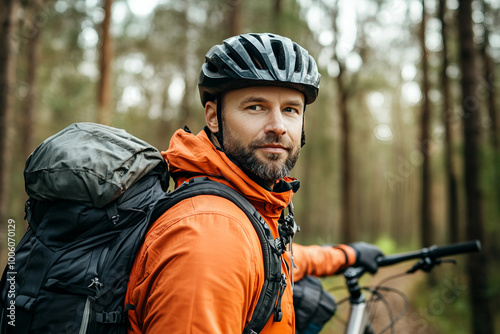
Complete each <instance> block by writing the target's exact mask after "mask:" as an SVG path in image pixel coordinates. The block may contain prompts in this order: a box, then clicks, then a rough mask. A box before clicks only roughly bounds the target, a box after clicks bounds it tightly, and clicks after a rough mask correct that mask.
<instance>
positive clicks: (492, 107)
mask: <svg viewBox="0 0 500 334" xmlns="http://www.w3.org/2000/svg"><path fill="white" fill-rule="evenodd" d="M482 6H483V12H484V13H487V12H488V8H487V7H486V3H485V1H484V0H482ZM483 29H484V35H483V43H482V47H481V56H482V58H483V64H484V68H483V73H484V79H485V82H483V83H482V84H483V85H485V86H486V88H485V91H486V97H487V99H488V116H489V117H490V130H491V134H490V136H491V145H492V146H493V148H494V149H495V152H496V153H500V152H499V149H500V143H499V137H498V136H499V133H498V119H497V108H496V95H495V66H494V63H493V59H492V58H491V56H490V54H489V53H488V47H489V27H488V26H487V25H486V23H485V22H484V21H483Z"/></svg>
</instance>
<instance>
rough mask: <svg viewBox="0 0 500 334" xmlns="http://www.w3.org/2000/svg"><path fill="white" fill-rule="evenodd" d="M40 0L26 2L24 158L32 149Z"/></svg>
mask: <svg viewBox="0 0 500 334" xmlns="http://www.w3.org/2000/svg"><path fill="white" fill-rule="evenodd" d="M40 5H41V3H40V0H35V1H33V2H31V3H30V4H28V6H29V8H28V12H29V13H30V14H29V16H28V19H27V20H26V25H28V29H29V31H30V32H31V33H30V36H29V37H30V38H29V39H28V45H27V61H26V63H27V64H26V69H27V75H26V84H27V85H28V87H29V90H28V95H27V96H26V99H25V104H24V113H23V117H22V127H23V129H22V131H21V132H22V133H23V136H22V137H23V139H22V145H23V147H22V152H23V156H24V157H25V158H28V156H29V155H30V154H31V151H32V150H33V142H34V139H33V138H34V132H35V110H36V105H37V98H38V82H37V79H38V65H39V63H40V29H41V28H42V27H41V26H40V25H39V24H37V22H36V20H35V18H36V17H37V13H38V11H39V8H40Z"/></svg>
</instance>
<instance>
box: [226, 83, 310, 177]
mask: <svg viewBox="0 0 500 334" xmlns="http://www.w3.org/2000/svg"><path fill="white" fill-rule="evenodd" d="M222 101H223V103H222V106H223V111H222V119H223V121H222V125H223V135H224V139H223V140H224V150H225V151H226V154H227V155H228V156H230V157H231V158H232V159H234V160H236V161H237V162H238V163H239V164H240V165H241V166H242V167H243V168H244V169H246V170H248V171H250V172H251V173H253V174H255V175H257V176H258V177H260V178H262V179H263V180H264V181H266V182H268V183H269V184H270V185H272V184H273V183H274V182H275V181H276V180H279V179H281V178H283V177H284V176H287V175H288V174H289V173H290V170H291V169H292V168H293V166H294V165H295V163H296V161H297V159H298V157H299V153H300V146H301V145H300V141H301V134H302V122H303V112H304V96H303V94H302V93H300V92H298V91H296V90H294V89H290V88H283V87H272V86H270V87H267V86H266V87H249V88H243V89H237V90H233V91H229V92H227V93H226V94H224V96H223V98H222Z"/></svg>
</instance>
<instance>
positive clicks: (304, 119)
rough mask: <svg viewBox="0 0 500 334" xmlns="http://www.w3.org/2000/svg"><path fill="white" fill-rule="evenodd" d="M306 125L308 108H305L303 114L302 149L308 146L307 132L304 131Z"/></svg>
mask: <svg viewBox="0 0 500 334" xmlns="http://www.w3.org/2000/svg"><path fill="white" fill-rule="evenodd" d="M305 123H306V106H304V111H303V112H302V134H301V136H300V147H303V146H304V145H305V144H306V132H305V130H304V126H305Z"/></svg>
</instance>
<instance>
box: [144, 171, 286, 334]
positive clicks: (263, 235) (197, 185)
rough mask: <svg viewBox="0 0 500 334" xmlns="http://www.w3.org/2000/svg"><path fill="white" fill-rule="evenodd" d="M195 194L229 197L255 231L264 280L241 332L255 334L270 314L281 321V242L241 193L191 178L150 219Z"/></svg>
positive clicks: (158, 206)
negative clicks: (260, 250)
mask: <svg viewBox="0 0 500 334" xmlns="http://www.w3.org/2000/svg"><path fill="white" fill-rule="evenodd" d="M198 195H214V196H220V197H223V198H226V199H228V200H230V201H231V202H233V203H234V204H236V206H238V207H239V208H240V209H241V210H242V211H243V212H244V213H245V214H246V215H247V217H248V219H249V220H250V222H251V223H252V225H253V227H254V229H255V231H256V232H257V235H258V237H259V241H260V244H261V247H262V254H263V257H264V275H265V281H264V285H263V287H262V292H261V294H260V296H259V299H258V301H257V305H256V307H255V310H254V312H253V315H252V319H251V320H250V322H249V323H248V324H247V326H246V327H245V329H244V331H243V333H248V334H250V333H258V332H260V331H261V330H262V328H264V326H265V325H266V323H267V321H268V320H269V318H270V317H271V315H272V314H273V313H274V321H280V320H281V316H282V313H281V296H282V295H283V292H284V289H285V287H286V277H285V275H284V274H282V273H281V255H282V254H283V252H284V250H283V249H282V248H283V247H282V246H281V242H280V240H279V238H277V239H276V240H275V239H274V237H273V234H272V232H271V229H270V228H269V226H268V225H267V223H266V221H265V220H264V219H263V218H262V216H261V215H260V214H259V213H258V212H257V210H256V209H255V208H254V207H253V206H252V205H251V204H250V202H248V200H247V199H246V198H245V197H244V196H243V195H241V194H240V193H238V192H237V191H236V190H234V189H232V188H230V187H228V186H226V185H224V184H222V183H220V182H215V181H212V180H210V179H208V178H207V177H198V178H194V179H191V180H189V181H187V182H185V183H184V184H182V185H181V186H179V187H178V188H177V189H176V190H174V191H173V192H171V193H169V194H166V195H165V197H163V198H162V199H160V200H159V201H158V203H157V204H156V206H155V208H154V210H153V213H152V217H151V222H153V221H155V220H156V219H158V218H159V217H160V216H161V215H162V214H163V213H164V212H165V211H167V210H168V209H170V208H171V207H173V206H174V205H175V204H177V203H179V202H180V201H182V200H184V199H187V198H190V197H193V196H198Z"/></svg>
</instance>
